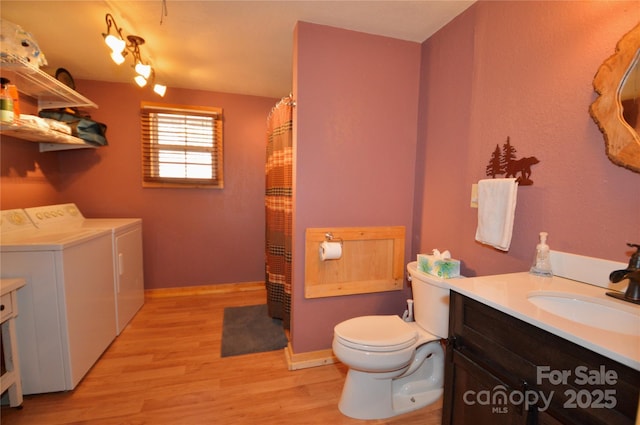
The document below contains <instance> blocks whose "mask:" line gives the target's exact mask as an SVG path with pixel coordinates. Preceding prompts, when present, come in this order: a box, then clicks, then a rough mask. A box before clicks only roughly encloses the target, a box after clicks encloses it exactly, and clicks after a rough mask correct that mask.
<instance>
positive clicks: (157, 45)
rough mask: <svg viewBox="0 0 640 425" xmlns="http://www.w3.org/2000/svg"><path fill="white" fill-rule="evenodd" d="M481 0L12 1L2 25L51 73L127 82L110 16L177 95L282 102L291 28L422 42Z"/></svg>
mask: <svg viewBox="0 0 640 425" xmlns="http://www.w3.org/2000/svg"><path fill="white" fill-rule="evenodd" d="M473 1H474V0H463V1H455V0H440V1H433V0H421V1H404V0H395V1H364V0H360V1H327V0H325V1H300V0H297V1H296V0H289V1H264V0H263V1H240V0H236V1H193V0H166V10H167V14H166V16H164V15H163V2H162V0H146V1H116V0H100V1H31V0H21V1H9V0H2V2H1V3H0V15H1V16H2V18H3V19H6V20H8V21H10V22H13V23H16V24H18V25H20V26H22V28H23V29H24V30H26V31H29V32H31V33H32V34H33V36H34V38H35V40H36V41H37V42H38V44H39V46H40V49H41V50H42V52H43V53H44V54H45V56H46V58H47V61H48V62H49V66H48V67H47V68H44V69H45V70H46V71H48V72H49V73H53V72H55V70H56V69H57V68H60V67H62V68H65V69H67V70H69V72H70V73H71V74H72V75H73V77H74V78H75V79H92V80H99V81H114V82H129V81H132V78H133V76H134V71H133V69H132V68H131V64H132V62H131V60H130V59H127V61H126V62H125V63H124V64H123V65H121V66H117V65H116V64H114V63H113V62H112V61H111V59H110V58H109V50H108V48H107V47H106V45H105V44H104V41H103V37H102V33H103V32H105V31H106V28H107V26H106V22H105V14H106V13H111V14H112V15H113V16H114V17H115V19H116V22H117V24H118V26H119V27H120V28H122V30H123V33H124V35H125V36H127V35H130V34H135V35H139V36H141V37H143V38H145V40H146V44H145V45H144V46H143V47H142V48H141V52H142V56H143V59H146V60H149V61H150V62H151V63H152V65H153V66H154V68H155V69H156V72H157V81H158V82H164V83H165V84H167V85H168V86H169V90H170V89H171V87H180V88H190V89H201V90H209V91H218V92H227V93H237V94H249V95H256V96H266V97H275V98H279V97H282V96H285V95H287V94H288V93H290V91H291V82H292V50H293V29H294V27H295V24H296V22H298V21H305V22H312V23H317V24H323V25H330V26H334V27H339V28H345V29H350V30H355V31H362V32H366V33H370V34H378V35H383V36H387V37H393V38H398V39H403V40H409V41H415V42H423V41H424V40H426V39H427V38H429V37H430V36H431V35H432V34H433V33H435V32H436V31H437V30H438V29H440V28H441V27H443V26H444V25H445V24H446V23H448V22H449V21H451V20H452V19H453V18H454V17H455V16H457V15H458V14H460V13H461V12H463V11H464V10H465V9H466V8H468V7H469V6H470V5H471V4H472V3H473Z"/></svg>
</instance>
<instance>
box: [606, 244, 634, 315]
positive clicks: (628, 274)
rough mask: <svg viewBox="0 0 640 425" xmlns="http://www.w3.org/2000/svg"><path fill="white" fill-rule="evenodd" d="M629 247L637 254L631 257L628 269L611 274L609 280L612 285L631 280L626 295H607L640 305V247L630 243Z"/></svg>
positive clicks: (616, 293)
mask: <svg viewBox="0 0 640 425" xmlns="http://www.w3.org/2000/svg"><path fill="white" fill-rule="evenodd" d="M627 246H629V247H631V248H635V249H636V252H634V253H633V254H632V255H631V259H630V260H629V265H628V266H627V268H626V269H623V270H615V271H613V272H611V274H610V275H609V280H610V281H611V282H612V283H618V282H620V281H621V280H623V279H629V286H627V290H626V291H625V292H624V294H623V293H622V292H607V295H609V296H610V297H614V298H618V299H620V300H624V301H629V302H632V303H634V304H640V245H638V244H631V243H628V244H627Z"/></svg>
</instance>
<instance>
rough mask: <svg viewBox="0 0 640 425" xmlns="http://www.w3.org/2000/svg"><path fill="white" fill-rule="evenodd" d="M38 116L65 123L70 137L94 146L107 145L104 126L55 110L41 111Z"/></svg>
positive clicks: (105, 126)
mask: <svg viewBox="0 0 640 425" xmlns="http://www.w3.org/2000/svg"><path fill="white" fill-rule="evenodd" d="M39 115H40V116H41V117H42V118H51V119H54V120H57V121H62V122H64V123H66V124H67V125H68V126H69V127H70V128H71V135H73V136H75V137H77V138H79V139H82V140H84V141H85V142H87V143H90V144H92V145H95V146H106V145H108V142H107V136H106V133H107V125H106V124H103V123H101V122H97V121H93V120H92V119H90V118H87V117H82V116H78V115H73V114H69V113H67V112H60V111H57V110H42V111H40V113H39Z"/></svg>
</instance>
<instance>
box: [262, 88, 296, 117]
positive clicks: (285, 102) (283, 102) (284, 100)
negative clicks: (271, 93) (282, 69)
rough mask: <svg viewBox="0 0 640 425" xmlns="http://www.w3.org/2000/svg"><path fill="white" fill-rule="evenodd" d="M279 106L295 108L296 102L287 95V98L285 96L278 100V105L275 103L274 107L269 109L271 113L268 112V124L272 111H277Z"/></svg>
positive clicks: (291, 96) (290, 95) (291, 95)
mask: <svg viewBox="0 0 640 425" xmlns="http://www.w3.org/2000/svg"><path fill="white" fill-rule="evenodd" d="M280 105H287V106H291V107H295V106H296V101H295V100H293V94H292V93H289V94H288V95H287V96H285V97H283V98H282V99H280V100H279V101H278V103H276V105H275V106H274V107H273V108H271V111H270V112H269V115H268V116H267V122H269V120H270V119H271V115H272V114H273V111H275V110H276V109H278V107H279V106H280Z"/></svg>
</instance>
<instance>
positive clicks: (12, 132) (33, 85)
mask: <svg viewBox="0 0 640 425" xmlns="http://www.w3.org/2000/svg"><path fill="white" fill-rule="evenodd" d="M0 75H1V76H2V77H3V78H7V79H8V80H9V81H11V84H15V85H16V87H17V88H18V91H19V92H20V94H21V95H24V96H29V97H32V98H34V99H35V100H36V101H37V107H38V111H40V110H42V109H55V108H74V107H82V108H97V107H98V105H96V104H95V103H94V102H92V101H91V100H89V99H87V98H86V97H84V96H83V95H81V94H80V93H78V92H76V91H75V90H73V89H71V88H70V87H67V86H66V85H64V84H63V83H62V82H60V81H58V80H56V79H55V78H54V77H52V76H51V75H49V74H47V73H46V72H44V71H41V70H40V69H38V68H36V67H33V66H31V65H29V64H28V63H27V62H25V61H24V60H22V59H20V58H16V57H6V56H3V57H2V58H1V62H0ZM0 134H2V135H7V136H11V137H15V138H17V139H21V140H26V141H30V142H40V151H41V152H44V151H50V150H64V149H79V148H95V147H96V146H94V145H91V144H89V143H86V142H85V141H84V140H82V139H79V138H77V137H73V136H69V135H66V134H63V133H59V132H56V131H52V130H46V129H42V128H39V127H36V126H33V125H28V124H25V123H16V124H2V125H0Z"/></svg>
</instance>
